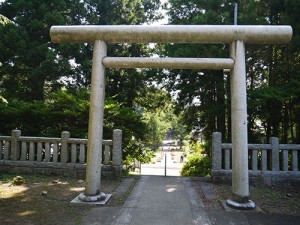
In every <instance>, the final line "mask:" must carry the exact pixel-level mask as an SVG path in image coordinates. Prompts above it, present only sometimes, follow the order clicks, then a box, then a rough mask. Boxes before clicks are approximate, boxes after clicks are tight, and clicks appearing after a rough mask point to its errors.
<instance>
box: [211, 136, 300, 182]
mask: <svg viewBox="0 0 300 225" xmlns="http://www.w3.org/2000/svg"><path fill="white" fill-rule="evenodd" d="M269 143H270V144H248V162H249V163H248V165H249V170H248V171H249V178H250V183H252V184H256V183H259V182H262V183H264V184H267V185H274V186H298V185H299V184H300V171H299V162H300V144H279V139H278V138H277V137H271V138H270V140H269ZM231 151H232V144H229V143H222V135H221V133H219V132H215V133H213V135H212V170H211V174H212V178H213V181H214V182H215V183H220V182H229V181H230V180H231V174H232V155H231Z"/></svg>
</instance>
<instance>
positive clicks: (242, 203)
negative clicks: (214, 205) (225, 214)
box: [226, 196, 256, 210]
mask: <svg viewBox="0 0 300 225" xmlns="http://www.w3.org/2000/svg"><path fill="white" fill-rule="evenodd" d="M226 205H227V206H229V207H231V208H233V209H239V210H251V209H255V207H256V206H255V203H254V202H253V201H251V200H249V198H248V197H239V196H235V197H234V198H232V199H228V200H227V201H226Z"/></svg>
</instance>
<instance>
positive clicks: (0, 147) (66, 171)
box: [0, 130, 122, 178]
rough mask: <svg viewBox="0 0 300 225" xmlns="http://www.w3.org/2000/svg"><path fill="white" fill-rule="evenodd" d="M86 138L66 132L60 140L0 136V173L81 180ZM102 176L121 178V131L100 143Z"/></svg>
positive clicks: (19, 132) (12, 134) (83, 172)
mask: <svg viewBox="0 0 300 225" xmlns="http://www.w3.org/2000/svg"><path fill="white" fill-rule="evenodd" d="M87 143H88V139H79V138H71V137H70V133H69V132H67V131H64V132H62V134H61V137H60V138H46V137H27V136H21V131H20V130H13V131H12V133H11V136H0V171H2V172H8V171H13V172H25V173H42V174H57V175H64V176H73V177H79V178H84V177H85V169H86V159H87ZM102 143H103V148H102V149H103V157H102V167H101V168H102V176H103V177H111V178H118V177H119V176H120V175H121V169H122V165H121V160H122V131H121V130H114V131H113V140H103V142H102Z"/></svg>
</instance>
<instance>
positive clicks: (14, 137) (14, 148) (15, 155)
mask: <svg viewBox="0 0 300 225" xmlns="http://www.w3.org/2000/svg"><path fill="white" fill-rule="evenodd" d="M20 136H21V131H20V130H13V131H12V132H11V145H10V146H11V160H14V161H16V160H19V158H20V144H19V143H18V138H19V137H20Z"/></svg>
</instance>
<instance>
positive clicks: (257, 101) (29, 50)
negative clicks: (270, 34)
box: [0, 0, 300, 160]
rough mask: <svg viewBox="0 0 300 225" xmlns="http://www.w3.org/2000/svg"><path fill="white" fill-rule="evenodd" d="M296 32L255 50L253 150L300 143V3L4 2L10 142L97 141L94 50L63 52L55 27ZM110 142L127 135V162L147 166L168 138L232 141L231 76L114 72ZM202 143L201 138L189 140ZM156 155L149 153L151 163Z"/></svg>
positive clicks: (201, 49)
mask: <svg viewBox="0 0 300 225" xmlns="http://www.w3.org/2000/svg"><path fill="white" fill-rule="evenodd" d="M235 2H237V3H238V6H239V10H238V24H241V25H242V24H253V25H258V24H259V25H281V24H284V25H285V24H286V25H291V26H292V27H293V39H292V41H291V43H289V44H288V45H261V46H260V45H247V46H246V50H247V52H246V65H247V88H248V89H247V93H248V129H249V130H248V135H249V142H263V143H265V142H267V141H268V138H269V137H271V136H278V137H279V138H280V141H281V142H284V143H300V117H299V115H300V54H299V53H300V37H299V31H300V23H299V21H300V14H299V11H300V0H265V1H259V0H246V1H229V0H214V1H204V0H191V1H186V0H169V1H168V2H165V3H164V4H161V2H160V1H159V0H151V1H150V0H102V1H98V0H51V1H48V0H45V1H39V0H6V1H4V2H2V3H0V135H9V134H10V132H11V130H12V129H20V130H22V134H23V135H30V136H34V135H35V136H59V135H60V133H61V132H62V131H64V130H68V131H70V132H71V136H72V137H82V138H83V137H87V124H88V110H89V92H90V76H91V68H92V67H91V65H92V46H91V45H89V44H54V43H52V42H51V41H50V36H49V30H50V27H51V26H52V25H79V24H99V25H118V24H145V25H146V24H151V23H153V22H155V21H158V20H160V19H162V17H163V15H162V13H161V12H162V10H164V11H165V12H166V13H167V16H168V23H169V24H195V25H197V24H199V25H200V24H221V25H222V24H224V25H231V24H233V18H234V16H233V12H234V3H235ZM228 52H229V51H228V46H227V45H200V44H166V45H162V44H157V45H154V46H153V45H152V46H149V45H146V44H112V45H109V46H108V55H109V56H154V55H158V56H160V57H166V56H168V57H228V54H229V53H228ZM106 83H107V86H106V104H105V127H104V138H111V135H112V129H116V128H119V129H122V130H123V132H124V147H125V148H124V151H125V152H124V153H125V154H124V157H125V158H126V157H131V158H134V157H135V158H140V159H141V160H143V157H144V158H147V152H150V149H152V150H154V149H155V148H156V147H157V145H158V144H159V143H160V142H161V141H162V139H163V138H164V137H166V135H167V134H168V135H169V136H172V137H173V138H179V139H181V140H183V139H184V138H185V137H186V135H188V134H190V133H192V134H194V136H198V133H201V135H202V138H203V139H204V140H206V141H208V142H209V140H210V136H211V134H212V132H214V131H219V132H222V134H223V139H224V140H225V141H228V142H230V139H231V134H230V129H231V128H230V121H231V119H234V118H231V117H230V91H229V90H230V83H229V74H228V73H225V72H223V71H210V70H203V71H195V70H158V69H157V70H154V69H144V70H140V69H127V70H121V69H110V70H107V74H106ZM188 137H189V138H193V135H190V136H188ZM150 155H151V154H150V153H149V156H150Z"/></svg>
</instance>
